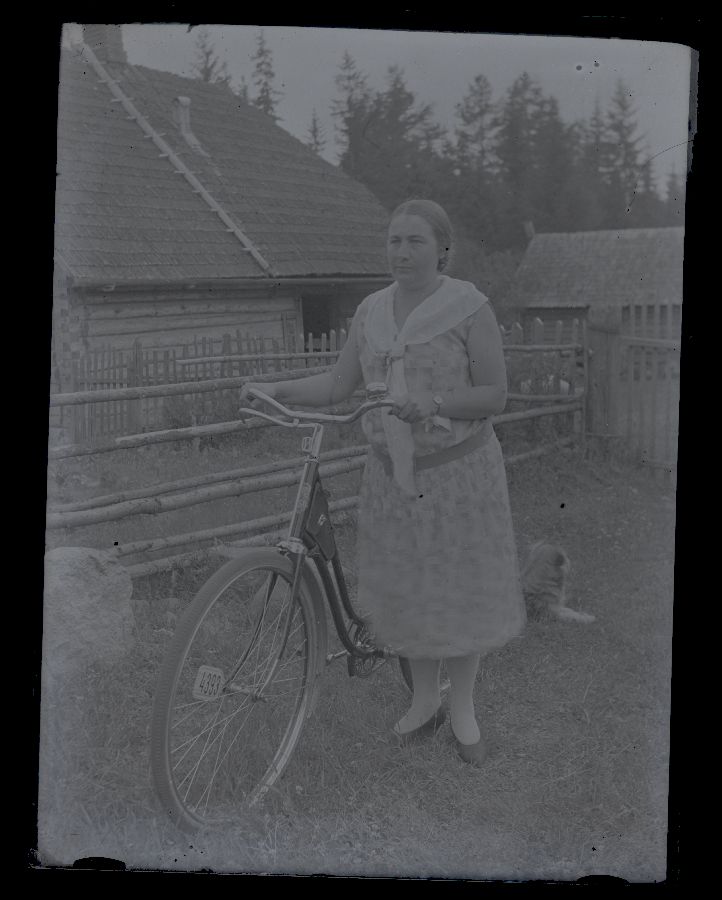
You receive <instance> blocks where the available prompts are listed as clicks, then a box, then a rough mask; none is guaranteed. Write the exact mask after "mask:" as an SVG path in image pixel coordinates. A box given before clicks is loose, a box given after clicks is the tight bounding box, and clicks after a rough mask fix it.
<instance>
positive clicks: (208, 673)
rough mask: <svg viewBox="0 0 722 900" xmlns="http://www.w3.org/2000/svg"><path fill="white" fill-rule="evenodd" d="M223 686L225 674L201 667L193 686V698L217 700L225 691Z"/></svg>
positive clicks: (211, 667) (208, 667)
mask: <svg viewBox="0 0 722 900" xmlns="http://www.w3.org/2000/svg"><path fill="white" fill-rule="evenodd" d="M223 684H224V678H223V672H222V671H221V670H220V669H214V668H213V666H201V667H200V669H198V674H197V675H196V680H195V683H194V685H193V696H194V697H195V698H196V700H215V699H216V697H218V696H219V694H220V693H221V691H222V690H223Z"/></svg>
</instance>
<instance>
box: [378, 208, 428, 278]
mask: <svg viewBox="0 0 722 900" xmlns="http://www.w3.org/2000/svg"><path fill="white" fill-rule="evenodd" d="M386 253H387V257H388V261H389V267H390V269H391V274H392V275H393V276H394V278H395V279H396V281H397V282H398V283H399V284H400V285H401V286H403V287H408V288H423V287H426V286H427V285H429V284H431V283H432V282H433V281H434V280H435V279H436V278H438V275H439V269H438V266H439V253H440V248H439V244H438V241H437V240H436V236H435V235H434V232H433V229H432V227H431V225H429V223H428V222H427V221H426V219H422V218H421V216H413V215H406V214H402V215H400V216H397V217H396V218H395V219H393V220H392V221H391V224H390V225H389V233H388V239H387V242H386Z"/></svg>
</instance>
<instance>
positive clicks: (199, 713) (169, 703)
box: [151, 548, 325, 831]
mask: <svg viewBox="0 0 722 900" xmlns="http://www.w3.org/2000/svg"><path fill="white" fill-rule="evenodd" d="M292 579H293V564H292V562H291V560H290V559H289V558H288V557H286V556H284V555H283V554H281V553H280V552H279V551H278V550H276V549H274V548H259V549H253V550H249V551H248V552H247V553H244V554H243V556H241V557H238V558H237V559H234V560H231V561H230V562H228V563H226V564H225V565H224V566H222V567H221V568H220V569H219V570H218V571H217V572H216V573H215V574H214V575H213V576H212V577H211V578H210V579H209V580H208V581H207V582H206V583H205V584H204V585H203V586H202V587H201V588H200V590H199V591H198V593H197V594H196V596H195V598H194V599H193V601H192V602H191V604H190V606H189V607H188V610H187V611H186V613H185V614H184V616H183V617H182V618H181V621H180V622H179V625H178V628H177V631H176V633H175V635H174V637H173V639H172V641H171V644H170V646H169V648H168V651H167V653H166V656H165V659H164V661H163V664H162V667H161V671H160V675H159V678H158V686H157V690H156V694H155V699H154V705H153V715H152V723H151V772H152V777H153V782H154V786H155V790H156V793H157V795H158V797H159V798H160V801H161V804H162V806H163V808H164V810H165V811H166V812H167V813H168V815H169V816H170V817H171V819H172V820H173V821H174V822H175V823H176V825H177V826H178V827H179V828H181V829H182V830H184V831H195V830H197V829H198V828H200V827H204V826H212V825H217V824H218V825H219V824H224V823H228V822H229V821H231V820H232V819H233V818H234V817H235V816H236V815H237V813H238V809H239V806H243V805H247V806H250V805H253V804H254V803H256V802H257V801H258V800H260V798H261V797H262V796H263V794H264V793H265V792H266V791H267V790H268V788H270V787H271V785H272V784H273V783H274V782H275V781H276V780H277V779H278V778H279V777H280V776H281V774H282V772H283V770H284V769H285V767H286V766H287V764H288V762H289V760H290V758H291V755H292V753H293V750H294V748H295V746H296V744H297V743H298V740H299V738H300V736H301V731H302V729H303V724H304V722H305V720H306V718H307V717H308V715H309V714H310V712H311V710H312V707H313V702H314V695H315V687H316V682H317V674H318V652H319V647H323V646H324V644H325V641H323V639H322V638H323V636H319V634H318V632H317V629H318V628H319V627H320V625H319V623H318V621H317V616H316V607H315V606H314V602H313V598H312V594H311V588H310V586H309V585H308V583H307V582H306V581H305V579H303V578H301V579H300V580H299V584H298V589H297V591H296V598H297V599H296V601H295V603H291V602H290V601H291V596H290V595H291V587H292ZM242 732H244V734H243V736H241V733H242Z"/></svg>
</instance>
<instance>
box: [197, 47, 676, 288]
mask: <svg viewBox="0 0 722 900" xmlns="http://www.w3.org/2000/svg"><path fill="white" fill-rule="evenodd" d="M201 37H202V36H201ZM201 47H202V44H201V42H199V45H198V51H199V56H198V60H199V63H202V65H198V66H197V73H198V76H199V77H203V78H204V79H205V80H224V79H225V81H226V83H228V84H229V85H230V78H229V77H228V73H227V71H226V70H224V68H223V65H222V64H221V63H219V62H218V60H217V58H215V57H214V54H213V50H212V47H211V46H210V44H209V42H208V41H207V36H206V41H205V45H204V48H203V52H202V53H201ZM209 53H210V55H208V54H209ZM253 58H254V71H253V87H254V90H253V92H251V91H250V90H249V88H248V86H247V85H246V84H245V83H242V84H241V86H240V88H238V89H237V90H236V92H237V93H239V94H240V95H241V96H242V97H243V98H244V99H245V100H246V101H247V102H250V103H252V104H254V105H255V106H257V107H258V108H259V109H261V110H263V111H264V112H265V113H267V114H268V115H271V116H273V117H274V119H276V120H278V117H277V116H276V106H277V103H278V101H279V100H280V97H281V93H280V92H279V91H278V90H276V88H275V86H274V79H275V75H274V71H273V60H272V56H271V52H270V49H269V47H268V45H267V43H266V41H265V39H264V36H263V32H259V34H258V36H257V40H256V51H255V54H254V57H253ZM209 62H210V65H209ZM214 64H215V67H216V68H215V69H214V68H213V65H214ZM335 87H336V98H335V99H334V101H333V102H332V106H331V109H330V114H331V117H332V120H333V123H334V136H333V137H334V140H335V142H336V145H337V148H338V152H339V165H340V166H341V168H342V169H343V170H344V171H345V172H347V173H348V174H349V175H350V176H352V177H353V178H355V179H357V180H358V181H360V182H361V183H362V184H364V185H365V186H366V187H367V188H368V189H369V190H370V191H371V192H372V193H373V194H374V195H375V196H376V197H377V198H378V200H379V201H380V202H381V203H382V204H383V205H384V206H385V207H386V208H388V209H393V208H394V207H395V206H396V205H397V204H398V203H400V202H401V201H403V200H405V199H407V198H409V197H413V196H416V197H432V198H434V199H436V200H437V201H438V202H439V203H441V204H442V205H443V206H445V207H446V208H447V209H448V211H449V213H450V215H451V216H452V218H453V220H454V223H455V225H456V227H457V230H458V231H459V232H460V235H461V244H462V250H463V251H464V254H465V255H466V257H467V260H466V261H467V263H468V265H467V267H466V268H467V270H469V271H471V270H477V269H479V268H482V269H483V268H484V267H485V266H484V260H483V259H481V257H486V268H487V269H488V268H489V265H488V264H489V258H490V255H496V260H497V262H499V260H503V258H504V255H509V254H511V257H510V264H513V259H512V258H513V257H517V255H518V253H519V251H520V250H522V249H523V247H524V246H525V245H526V243H527V242H528V239H529V235H530V233H531V231H532V229H534V230H536V231H545V232H551V231H556V232H558V231H562V232H564V231H587V230H597V229H618V228H643V227H663V226H669V225H681V224H683V220H684V212H683V210H684V183H683V181H682V179H681V178H680V177H679V176H678V175H676V174H675V173H672V174H671V175H670V176H669V177H668V179H667V182H666V184H665V185H664V186H663V187H662V186H660V185H659V184H657V183H656V180H655V176H654V170H653V160H652V158H651V157H650V156H649V154H648V152H646V151H645V149H644V138H643V135H641V134H640V133H639V127H638V123H637V120H636V114H635V111H634V109H633V106H632V102H631V99H630V96H631V95H630V92H629V90H628V88H627V87H626V86H625V84H624V82H622V81H619V82H618V83H617V86H616V90H615V92H614V94H613V96H612V98H611V101H610V102H609V104H608V106H607V108H606V109H602V108H601V106H600V104H599V103H597V106H596V108H595V109H594V112H593V114H592V115H591V117H590V118H589V119H588V120H578V121H575V122H572V123H568V122H565V121H564V120H563V119H562V117H561V115H560V112H559V105H558V102H557V100H556V98H555V97H554V96H552V95H550V94H546V93H545V92H544V90H543V88H542V86H541V85H540V84H539V82H538V81H536V80H535V79H534V78H533V77H531V76H530V75H529V74H528V73H526V72H523V73H521V74H520V75H519V76H518V78H516V80H515V81H514V82H513V84H512V85H511V86H510V87H509V88H508V89H507V90H506V91H505V92H504V94H503V95H502V96H500V97H498V98H495V97H494V96H493V92H492V88H491V84H490V83H489V81H488V79H487V78H486V77H485V76H484V75H483V74H479V75H477V76H476V77H475V78H474V80H473V81H472V82H471V83H470V84H469V85H468V88H467V91H466V93H465V94H464V96H463V97H462V98H461V99H460V100H459V102H458V103H457V104H456V106H455V115H454V121H453V126H452V128H451V129H445V128H442V127H441V126H440V125H439V124H438V123H437V122H435V120H434V110H433V106H432V104H430V103H424V102H422V101H420V100H419V99H418V98H417V97H416V96H415V94H414V93H413V92H412V91H411V90H410V89H409V87H408V85H407V84H406V81H405V77H404V73H403V70H402V69H400V68H399V67H398V66H390V67H389V68H388V70H387V72H386V77H385V82H384V85H383V87H382V89H381V90H374V89H372V88H371V86H370V85H369V81H368V77H367V75H366V74H365V73H364V72H362V71H361V70H360V69H359V67H358V66H357V64H356V62H355V60H354V59H353V57H352V56H351V55H350V54H349V53H348V52H346V53H345V54H344V56H343V59H342V61H341V63H340V66H339V69H338V71H337V73H336V75H335ZM327 141H328V138H327V136H326V134H325V132H324V129H323V127H322V126H321V124H320V121H319V118H318V115H317V111H316V110H313V112H312V116H311V121H310V124H309V129H308V136H307V139H306V143H307V144H308V146H309V147H311V149H313V150H314V151H315V152H317V153H322V152H323V151H324V149H325V148H326V146H327ZM464 254H462V255H464ZM472 257H473V258H474V259H472ZM501 268H502V269H504V268H505V266H504V264H503V261H502V263H501ZM502 280H503V277H502Z"/></svg>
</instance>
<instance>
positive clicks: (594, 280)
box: [508, 228, 684, 339]
mask: <svg viewBox="0 0 722 900" xmlns="http://www.w3.org/2000/svg"><path fill="white" fill-rule="evenodd" d="M683 259H684V229H683V228H629V229H622V230H619V231H578V232H573V233H569V234H535V235H534V236H533V237H532V238H531V241H530V243H529V245H528V246H527V249H526V252H525V254H524V256H523V258H522V261H521V263H520V265H519V268H518V269H517V271H516V273H515V275H514V278H513V282H512V285H511V287H510V289H509V295H508V296H509V299H508V306H509V307H510V308H512V309H513V310H514V311H515V313H516V314H517V315H518V316H519V318H520V321H521V323H522V325H523V326H524V328H525V331H526V326H527V325H528V324H529V323H530V322H531V320H532V319H534V318H535V317H538V318H540V319H541V320H542V321H543V322H544V324H545V337H547V338H551V337H552V335H553V329H554V324H555V323H556V322H558V321H561V322H563V323H564V326H565V327H564V335H565V339H568V337H569V333H570V326H571V322H572V320H573V319H575V318H576V319H579V320H582V319H584V318H586V317H587V314H588V311H589V309H590V308H597V309H601V308H603V307H613V308H616V309H618V310H619V315H620V317H621V322H622V328H623V330H625V331H629V330H631V329H632V327H634V329H635V330H636V331H637V332H639V331H640V329H642V330H644V331H646V332H647V333H648V334H651V330H652V328H653V322H654V321H655V319H654V317H655V316H657V322H658V323H659V329H661V330H662V333H664V334H667V333H668V332H669V333H672V334H675V333H679V330H680V323H681V314H682V265H683ZM635 307H636V309H633V308H635ZM642 309H643V310H644V311H645V315H646V319H647V321H646V323H642V322H641V315H642V313H641V310H642ZM655 310H657V311H656V312H655ZM633 315H636V322H634V323H633V322H632V321H631V317H632V316H633ZM668 323H669V324H668ZM659 329H658V330H659Z"/></svg>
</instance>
